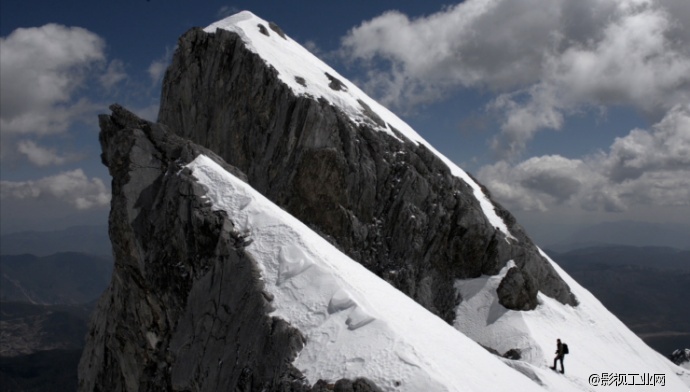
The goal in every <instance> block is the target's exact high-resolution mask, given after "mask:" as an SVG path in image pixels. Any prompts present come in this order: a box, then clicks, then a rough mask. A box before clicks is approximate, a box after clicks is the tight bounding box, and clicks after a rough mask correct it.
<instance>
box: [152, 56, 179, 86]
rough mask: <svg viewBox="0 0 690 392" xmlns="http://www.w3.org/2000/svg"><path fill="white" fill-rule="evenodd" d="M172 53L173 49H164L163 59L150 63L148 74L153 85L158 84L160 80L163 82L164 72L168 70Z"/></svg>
mask: <svg viewBox="0 0 690 392" xmlns="http://www.w3.org/2000/svg"><path fill="white" fill-rule="evenodd" d="M174 52H175V50H174V49H170V48H166V49H165V54H164V55H163V57H161V58H159V59H157V60H154V61H152V62H151V65H149V68H148V73H149V76H150V77H151V82H152V83H153V84H158V83H159V82H160V81H161V80H163V76H164V75H165V71H166V70H167V69H168V65H169V64H170V61H171V59H172V55H173V53H174Z"/></svg>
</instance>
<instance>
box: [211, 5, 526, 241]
mask: <svg viewBox="0 0 690 392" xmlns="http://www.w3.org/2000/svg"><path fill="white" fill-rule="evenodd" d="M260 26H261V27H260ZM216 29H224V30H228V31H232V32H235V33H237V34H238V35H239V36H240V37H241V38H242V41H243V42H244V43H245V45H246V46H247V47H248V48H249V49H250V50H251V51H253V52H255V53H256V54H258V55H259V56H260V57H261V58H262V59H264V61H265V62H266V63H267V64H268V65H270V66H272V67H273V68H275V69H276V70H277V71H278V77H279V78H280V80H281V81H282V82H283V83H285V84H286V85H287V86H288V87H290V89H292V91H293V92H294V93H295V94H296V95H304V96H311V97H314V98H324V99H326V100H327V101H328V102H330V103H332V104H333V105H334V106H336V107H338V108H339V109H340V110H342V111H343V112H344V113H346V114H347V115H348V116H349V117H350V118H351V119H352V121H354V122H355V123H368V124H369V125H371V126H373V127H374V128H375V129H379V130H380V131H382V132H387V133H388V134H390V135H391V136H393V137H395V138H399V136H398V134H402V135H403V136H404V138H406V139H409V140H410V141H413V142H415V143H418V144H422V145H424V146H425V147H427V148H428V149H429V150H430V151H432V152H433V153H435V154H436V155H437V156H438V157H439V158H440V159H441V160H442V161H443V162H444V163H445V164H446V165H447V166H448V168H449V169H450V171H451V173H452V174H453V175H455V176H456V177H459V178H462V179H463V180H464V181H465V182H466V183H467V184H469V185H470V186H471V187H472V190H473V193H474V196H475V197H476V198H477V200H478V201H479V203H480V205H481V206H482V210H483V211H484V215H486V217H487V219H488V220H489V221H490V222H491V224H492V225H493V226H494V227H497V228H499V229H500V230H501V231H502V232H503V233H504V234H505V235H506V236H507V237H508V238H511V239H513V240H515V237H513V236H512V235H511V234H510V231H509V230H508V227H507V226H506V224H505V222H504V221H503V219H502V218H500V217H499V216H498V215H497V214H496V211H495V210H494V207H493V204H491V201H490V200H489V199H488V198H487V196H486V195H485V194H484V192H483V191H482V189H481V187H480V186H479V184H477V183H476V182H475V181H474V180H473V179H472V178H471V177H470V176H469V175H467V173H465V172H464V171H463V170H462V169H460V168H459V167H458V166H457V165H455V164H454V163H453V162H452V161H451V160H450V159H448V158H446V157H445V156H444V155H443V154H441V153H440V152H438V151H436V149H435V148H434V147H432V146H431V145H430V144H429V143H428V142H427V141H426V140H424V139H423V138H422V137H421V136H419V134H417V132H415V131H414V129H412V127H410V126H409V125H407V123H405V122H404V121H403V120H401V119H400V118H399V117H398V116H396V115H395V114H393V113H392V112H391V111H390V110H388V109H386V108H385V107H384V106H382V105H381V104H379V103H378V102H376V101H375V100H373V99H372V98H370V97H369V96H368V95H367V94H365V93H364V92H363V91H362V90H360V89H359V88H358V87H357V86H355V85H354V84H352V83H351V82H350V81H348V80H347V79H346V78H344V77H342V76H341V75H340V74H339V73H338V72H336V71H335V70H334V69H333V68H331V67H330V66H328V65H327V64H326V63H324V62H323V61H321V60H319V59H318V58H317V57H316V56H314V55H313V54H311V53H310V52H309V51H308V50H306V49H305V48H304V47H302V46H301V45H300V44H298V43H297V42H295V41H294V40H292V39H291V38H290V37H288V36H287V35H283V36H281V35H280V34H278V33H277V32H276V31H274V30H273V29H271V28H270V24H269V22H266V21H265V20H263V19H261V18H259V17H257V16H256V15H254V14H252V13H251V12H249V11H243V12H240V13H238V14H235V15H233V16H230V17H228V18H225V19H223V20H220V21H218V22H216V23H213V24H211V25H210V26H208V27H206V28H205V29H204V31H206V32H207V33H215V31H216ZM262 31H264V32H265V33H263V32H262ZM328 75H330V76H331V77H330V78H329V76H328ZM333 78H335V79H337V80H338V82H339V84H340V85H341V87H340V88H339V89H333V88H332V87H330V85H331V83H333V82H332V79H333ZM298 80H299V81H298ZM300 81H303V83H300ZM367 112H373V113H375V114H376V115H377V116H378V117H379V118H380V119H381V120H382V121H383V122H385V126H381V125H378V124H376V122H375V121H373V120H372V117H371V115H369V114H367ZM396 132H397V133H396Z"/></svg>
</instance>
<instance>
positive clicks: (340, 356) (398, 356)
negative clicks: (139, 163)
mask: <svg viewBox="0 0 690 392" xmlns="http://www.w3.org/2000/svg"><path fill="white" fill-rule="evenodd" d="M187 167H189V168H190V169H191V170H192V172H193V175H194V177H196V178H197V179H198V182H199V183H200V184H201V185H203V186H204V187H205V189H206V190H207V195H206V198H207V199H208V201H209V202H210V203H211V205H212V208H214V209H216V210H223V211H226V212H227V214H228V216H229V217H230V218H231V220H232V221H233V223H234V224H235V226H236V229H237V230H238V231H239V232H243V233H245V232H246V233H249V238H250V239H251V240H252V242H251V244H250V245H249V246H247V248H246V251H247V252H248V253H249V254H250V255H251V256H252V257H253V258H254V260H255V261H256V263H257V264H258V265H259V268H260V270H261V272H262V277H263V279H264V282H265V284H266V290H267V291H268V292H269V293H271V294H272V295H273V296H274V300H273V305H274V307H275V311H274V312H273V313H272V315H273V316H276V317H280V318H283V319H285V320H287V321H288V322H289V323H290V324H291V325H293V326H294V327H296V328H297V329H299V330H300V331H301V332H302V333H303V334H304V335H305V336H306V338H307V344H306V346H305V348H304V349H303V351H302V352H301V353H300V354H299V356H298V358H297V359H296V360H295V363H294V364H295V366H296V367H297V368H298V369H300V370H301V371H302V372H303V373H304V374H305V376H306V377H307V378H308V380H309V381H310V382H312V383H313V382H315V381H317V380H318V379H325V380H337V379H340V378H343V377H346V378H356V377H367V378H369V379H371V380H373V381H375V382H376V383H377V385H379V386H380V387H382V388H383V389H384V390H386V391H429V392H432V391H494V390H497V391H498V390H501V391H503V390H509V391H535V390H542V391H543V390H548V391H590V390H592V391H593V390H596V388H594V387H591V386H590V385H589V383H588V380H589V377H590V375H591V374H601V373H624V374H634V373H636V374H664V377H665V386H664V387H663V389H659V388H661V387H657V388H656V389H655V388H653V387H635V386H626V389H625V390H632V391H634V390H664V391H679V392H680V391H686V390H687V386H686V385H685V384H684V383H683V382H682V381H681V379H680V378H679V377H678V376H677V375H676V373H679V374H685V376H686V377H687V376H688V372H687V371H685V370H684V369H681V368H680V367H677V366H675V365H673V364H672V363H670V362H669V361H668V360H666V359H664V358H662V357H661V356H660V355H659V354H657V353H656V352H654V351H653V350H652V349H650V348H649V347H647V346H646V345H644V343H642V341H641V340H639V338H637V337H636V336H635V335H634V334H633V333H632V332H630V331H629V330H628V329H627V328H626V327H625V326H624V325H623V324H622V323H620V321H618V320H617V319H616V318H615V317H613V316H612V315H611V314H610V313H608V312H607V311H606V309H604V308H603V306H602V305H601V304H600V303H599V302H598V301H597V300H596V299H595V298H594V297H593V296H591V294H589V293H588V292H587V291H586V290H584V289H581V288H580V287H579V286H578V285H577V283H576V282H574V281H573V280H572V279H570V278H569V277H568V276H567V275H565V273H564V272H562V271H561V270H560V269H558V266H556V265H555V264H554V266H555V267H556V268H557V269H558V272H559V273H561V274H562V275H563V276H564V278H566V279H568V284H570V285H571V287H573V289H574V290H576V291H575V292H576V294H577V295H578V298H579V299H580V301H581V304H580V306H578V307H577V308H573V307H570V306H564V305H562V304H560V303H558V302H556V301H554V300H552V299H551V298H549V297H546V296H542V295H540V301H541V305H540V306H539V307H538V308H537V309H536V310H535V311H532V312H514V311H508V310H506V309H501V305H499V304H498V302H497V299H496V298H495V287H496V285H498V283H499V282H500V278H501V276H502V274H501V275H497V276H493V277H483V278H478V279H473V280H467V281H461V282H458V287H459V290H460V291H461V293H463V295H464V297H465V299H466V301H464V302H463V303H462V304H461V305H460V307H461V308H462V309H459V310H460V311H461V312H462V314H463V315H465V317H463V320H465V321H466V323H465V324H462V323H459V324H458V325H456V326H458V327H459V328H460V329H461V330H464V331H465V332H466V333H467V335H469V336H470V337H472V338H474V339H477V340H478V341H479V342H481V343H483V344H486V345H488V346H493V347H495V348H497V349H499V351H501V350H503V351H507V349H509V348H515V347H518V348H521V349H522V350H523V354H524V355H525V358H526V360H525V361H510V360H502V359H499V358H498V357H497V356H495V355H493V354H490V353H489V352H488V351H486V350H485V349H483V348H482V347H480V346H479V345H477V344H476V343H475V342H474V341H473V340H471V339H470V338H468V337H467V336H465V335H464V334H463V333H460V332H459V331H458V330H456V329H454V328H452V327H451V326H449V325H448V324H446V323H445V322H443V320H441V319H440V318H438V317H436V316H434V315H433V314H431V313H429V312H428V311H427V310H426V309H424V308H422V307H421V306H420V305H418V304H417V303H416V302H414V301H413V300H411V299H410V298H408V297H407V296H405V295H404V294H402V293H401V292H399V291H397V290H396V289H395V288H393V287H392V286H390V285H389V284H388V283H386V282H384V281H383V280H381V279H380V278H378V277H377V276H375V275H374V274H372V273H371V272H369V271H368V270H367V269H365V268H364V267H362V266H361V265H360V264H358V263H357V262H355V261H353V260H351V259H350V258H349V257H347V256H346V255H344V254H343V253H341V252H340V251H338V250H337V249H336V248H334V247H333V246H332V245H331V244H330V243H328V242H327V241H326V240H324V239H323V238H321V237H320V236H318V235H317V234H316V233H314V232H313V231H311V230H310V229H309V228H308V227H306V226H305V225H304V224H303V223H302V222H300V221H299V220H297V219H296V218H294V217H292V216H291V215H289V214H288V213H287V212H285V211H283V210H282V209H280V208H279V207H277V206H276V205H274V204H273V203H271V202H270V201H269V200H267V199H266V198H265V197H263V196H262V195H261V194H259V193H258V192H256V191H255V190H254V189H252V188H251V187H250V186H249V185H247V184H246V183H244V182H242V181H241V180H239V179H237V178H236V177H234V176H232V175H231V174H230V173H228V172H226V171H225V170H223V169H222V168H221V167H220V166H219V165H218V164H216V163H215V162H213V161H212V160H211V159H209V158H207V157H205V156H203V155H202V156H199V157H197V159H195V160H194V161H193V162H192V163H190V164H189V165H188V166H187ZM503 273H505V271H503ZM472 315H475V316H474V317H473V316H472ZM487 320H488V322H487ZM460 324H462V325H460ZM487 324H488V325H487ZM557 337H560V338H561V339H563V340H564V341H565V342H567V343H568V344H569V346H570V347H571V354H570V355H568V356H566V361H565V365H566V374H565V375H561V374H559V373H556V372H553V371H551V370H550V369H548V366H549V364H550V362H551V360H552V358H553V355H552V352H553V350H555V339H556V338H557ZM514 369H517V370H514Z"/></svg>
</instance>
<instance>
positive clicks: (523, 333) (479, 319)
mask: <svg viewBox="0 0 690 392" xmlns="http://www.w3.org/2000/svg"><path fill="white" fill-rule="evenodd" d="M542 255H543V256H544V257H546V258H547V259H548V260H549V261H550V262H551V264H552V265H553V267H554V268H555V269H556V271H557V272H558V274H559V275H560V276H561V277H562V278H563V279H564V280H565V281H566V283H568V285H569V286H570V288H571V290H572V292H573V293H574V294H575V295H576V296H577V298H578V300H579V301H580V304H579V305H578V306H576V307H572V306H567V305H563V304H561V303H560V302H558V301H556V300H554V299H552V298H550V297H547V296H545V295H543V294H541V293H539V296H538V300H539V303H540V304H539V306H538V307H537V308H536V309H535V310H533V311H529V312H519V311H513V310H509V309H506V308H504V307H503V306H502V305H501V304H499V303H498V298H497V296H496V288H497V287H498V285H499V283H500V282H501V279H502V278H503V276H504V275H505V273H506V272H507V270H508V268H509V267H510V266H511V264H510V263H509V265H508V266H506V267H505V268H504V269H503V270H502V271H501V273H499V274H498V275H496V276H483V277H480V278H477V279H469V280H459V281H457V282H456V288H457V289H458V291H459V292H460V294H461V295H462V297H463V299H464V301H463V302H462V303H461V304H460V305H459V306H458V308H457V309H456V313H457V315H458V316H457V319H456V321H455V327H456V328H457V329H458V330H460V331H461V332H463V333H464V334H466V335H467V336H469V337H470V338H472V339H473V340H475V341H477V342H478V343H480V344H482V345H484V346H487V347H492V348H494V349H495V350H497V351H499V352H501V353H504V352H506V351H508V350H509V349H511V348H518V349H520V350H521V351H522V361H520V366H521V368H522V369H524V371H525V373H526V374H531V377H533V378H534V379H538V380H540V382H541V383H543V384H544V385H545V386H547V387H548V389H551V390H558V391H560V390H566V388H568V387H569V386H573V385H575V386H579V387H582V389H583V390H596V388H593V387H592V386H590V385H589V378H590V376H591V375H593V374H597V375H599V376H600V377H601V375H602V373H608V374H616V376H615V377H616V378H620V377H624V379H625V380H626V382H637V383H639V382H640V379H639V377H638V378H637V379H636V378H635V376H633V375H635V374H637V375H654V374H663V375H664V378H665V386H664V387H661V386H656V387H651V386H633V385H626V386H625V389H624V390H626V391H627V390H664V391H666V390H669V391H687V390H688V389H689V388H688V385H690V372H688V371H687V370H685V369H682V368H680V367H678V366H675V365H674V364H673V363H672V362H671V361H669V360H668V359H666V358H664V357H663V356H662V355H661V354H659V353H657V352H656V351H654V350H653V349H651V348H650V347H649V346H647V345H646V344H645V343H644V342H643V341H642V340H641V339H640V338H639V337H637V335H635V334H634V333H633V332H632V331H630V330H629V329H628V328H627V327H626V326H625V325H624V324H623V323H622V322H621V321H620V320H618V319H617V318H616V317H615V316H614V315H613V314H611V313H610V312H609V311H608V310H607V309H606V308H605V307H604V306H603V305H602V304H601V302H599V301H598V300H597V299H596V298H595V297H594V296H593V295H592V294H591V293H590V292H589V291H587V290H586V289H584V288H583V287H582V286H580V285H579V284H578V283H577V282H576V281H575V280H573V279H572V278H571V277H570V276H569V275H568V274H567V273H566V272H565V271H563V270H562V269H561V268H560V267H559V266H558V265H557V264H556V263H554V262H553V261H552V260H551V259H550V258H548V256H547V255H546V254H544V253H543V252H542ZM558 338H560V339H561V340H562V341H563V342H565V343H567V344H568V346H569V348H570V354H568V355H566V356H565V361H564V365H565V376H562V375H560V374H557V373H555V372H553V371H552V370H550V369H548V367H547V366H552V365H553V358H554V357H555V354H554V353H555V351H556V339H558ZM507 362H508V361H507ZM558 368H559V369H560V364H559V365H558ZM620 375H624V376H620ZM620 387H621V388H623V386H620ZM600 388H601V387H600ZM655 388H656V389H655Z"/></svg>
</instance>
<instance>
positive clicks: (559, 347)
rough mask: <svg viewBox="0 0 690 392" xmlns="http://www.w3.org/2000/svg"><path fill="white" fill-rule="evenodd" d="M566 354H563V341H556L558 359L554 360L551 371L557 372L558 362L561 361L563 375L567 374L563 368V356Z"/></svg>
mask: <svg viewBox="0 0 690 392" xmlns="http://www.w3.org/2000/svg"><path fill="white" fill-rule="evenodd" d="M564 355H565V353H564V352H563V344H562V343H561V339H556V358H554V359H553V366H552V367H551V369H553V370H556V361H558V360H559V359H560V360H561V373H565V368H564V367H563V356H564Z"/></svg>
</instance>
